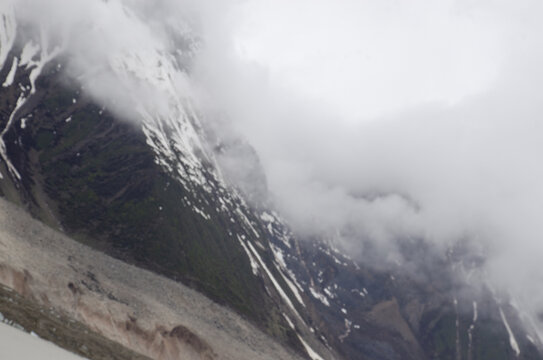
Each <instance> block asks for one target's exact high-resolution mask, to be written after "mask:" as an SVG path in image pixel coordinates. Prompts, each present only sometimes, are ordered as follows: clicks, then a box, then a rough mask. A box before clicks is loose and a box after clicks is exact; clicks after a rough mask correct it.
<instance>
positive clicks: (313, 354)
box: [298, 335, 324, 360]
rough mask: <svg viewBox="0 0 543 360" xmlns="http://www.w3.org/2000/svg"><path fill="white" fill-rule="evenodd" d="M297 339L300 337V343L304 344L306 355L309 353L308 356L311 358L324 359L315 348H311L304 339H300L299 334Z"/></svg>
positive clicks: (312, 359)
mask: <svg viewBox="0 0 543 360" xmlns="http://www.w3.org/2000/svg"><path fill="white" fill-rule="evenodd" d="M298 339H300V342H301V343H302V345H303V346H304V348H305V351H306V352H307V355H309V357H310V358H311V360H324V359H323V358H322V357H321V356H320V355H319V354H318V353H317V352H316V351H315V350H313V349H312V348H311V346H309V345H308V344H307V343H306V342H305V341H304V339H302V337H301V336H300V335H298Z"/></svg>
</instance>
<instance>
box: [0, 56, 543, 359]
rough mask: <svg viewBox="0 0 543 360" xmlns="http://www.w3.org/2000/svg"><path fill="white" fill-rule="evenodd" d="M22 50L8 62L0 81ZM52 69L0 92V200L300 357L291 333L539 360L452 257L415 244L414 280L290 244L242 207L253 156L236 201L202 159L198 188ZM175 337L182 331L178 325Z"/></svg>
mask: <svg viewBox="0 0 543 360" xmlns="http://www.w3.org/2000/svg"><path fill="white" fill-rule="evenodd" d="M21 51H22V48H21V47H17V46H15V47H14V48H13V50H12V51H11V52H10V55H9V56H8V58H7V60H6V62H5V64H4V66H3V67H2V68H1V70H0V79H2V81H3V79H5V78H6V77H7V76H8V72H9V71H10V69H11V65H12V63H13V61H15V57H16V56H19V54H20V53H21ZM63 69H64V66H63V62H62V59H61V58H56V59H54V60H52V61H50V62H49V63H47V64H46V66H45V67H44V68H43V70H42V72H41V74H40V76H39V77H38V80H37V82H36V84H35V88H36V91H35V92H34V93H31V85H32V84H31V82H30V76H29V75H30V73H31V71H32V70H33V68H32V67H26V68H25V67H18V68H17V71H16V73H15V76H14V80H13V83H12V84H11V85H10V86H6V87H1V88H0V128H2V129H6V130H5V133H4V135H3V140H4V143H5V146H6V156H7V159H4V161H2V162H1V164H0V172H1V173H2V176H3V179H2V180H1V181H0V193H1V194H2V195H3V196H4V197H6V198H8V199H10V200H12V201H14V202H17V203H20V204H22V205H23V206H25V207H26V208H27V209H28V211H29V212H31V213H32V214H33V215H34V216H35V217H37V218H39V219H41V220H42V221H43V222H45V223H47V224H49V225H50V226H52V227H55V228H58V229H62V230H63V231H64V232H66V233H68V234H70V235H71V236H73V237H75V238H76V239H78V240H79V241H81V242H84V243H86V244H88V245H90V246H92V247H95V248H97V249H100V250H102V251H104V252H106V253H108V254H111V255H113V256H115V257H117V258H120V259H122V260H125V261H127V262H130V263H133V264H136V265H138V266H141V267H144V268H147V269H150V270H153V271H155V272H157V273H160V274H163V275H166V276H168V277H170V278H172V279H175V280H178V281H182V282H183V283H185V284H188V285H190V286H191V287H194V288H196V289H198V290H199V291H201V292H203V293H205V294H206V295H207V296H209V297H210V298H212V299H213V300H215V301H217V302H219V303H222V304H226V305H228V306H229V307H231V308H233V309H235V310H236V311H237V312H238V313H240V314H242V315H243V316H245V317H247V318H248V319H250V320H251V321H252V322H253V323H256V324H258V325H259V327H260V328H262V329H263V330H265V331H266V332H267V333H269V334H271V335H273V336H275V337H276V338H278V339H279V340H281V341H282V342H283V343H284V344H288V345H289V346H291V347H293V348H294V349H296V350H298V351H299V352H300V353H305V350H304V349H305V348H304V345H303V344H302V343H301V341H300V337H301V338H303V339H305V341H306V342H308V343H309V344H310V346H311V347H312V348H314V349H315V350H317V352H319V353H321V354H322V356H323V357H325V358H329V357H332V356H334V357H339V358H346V359H517V358H522V359H539V358H541V356H540V354H539V351H538V346H539V343H538V342H537V340H535V341H534V343H532V342H531V341H529V340H528V338H527V337H526V336H525V335H526V332H525V330H524V329H523V327H522V325H521V322H520V320H519V319H518V316H517V312H516V311H515V310H514V309H513V308H512V307H511V306H510V305H501V304H500V303H498V302H497V300H496V298H495V296H493V294H491V293H490V292H489V291H487V290H485V289H483V290H480V289H477V291H474V292H473V293H474V294H477V295H476V296H475V295H473V296H471V295H465V296H463V295H462V294H461V293H460V292H459V290H458V288H461V287H462V286H463V285H462V284H458V283H457V278H456V276H455V274H454V272H453V271H452V270H449V269H450V264H451V260H450V259H448V258H446V257H441V256H440V255H439V254H435V253H432V252H431V251H429V250H428V249H425V248H424V246H422V245H420V244H417V243H414V244H410V245H408V246H406V248H405V253H406V255H407V256H406V257H407V258H409V256H412V257H413V258H414V259H416V258H424V259H425V260H426V261H428V264H418V265H417V266H418V268H417V269H419V270H418V271H421V272H422V273H421V276H420V277H417V278H414V277H413V276H411V275H410V274H412V272H404V271H403V270H402V268H401V267H400V266H398V267H396V268H393V270H391V271H381V270H375V268H373V267H368V266H364V264H363V263H360V262H358V261H355V260H353V259H350V258H348V257H346V256H345V255H343V254H342V253H341V251H338V250H335V249H334V248H333V246H331V245H330V244H327V243H326V242H324V241H323V240H322V239H307V241H298V240H297V239H296V237H295V236H294V235H293V234H291V232H290V231H289V229H288V227H287V226H286V225H285V223H284V221H282V220H281V219H280V217H279V216H277V215H275V214H273V213H272V212H271V211H270V210H267V209H260V208H254V207H251V206H250V205H248V203H250V202H249V201H246V199H245V197H246V196H249V197H250V198H251V200H253V201H255V197H257V199H256V201H258V200H262V199H261V198H258V196H261V195H260V194H261V193H262V192H263V191H265V179H263V178H262V174H260V173H259V172H258V171H256V172H253V171H251V168H252V167H254V166H257V165H258V159H257V158H255V157H252V156H250V158H249V159H247V161H248V162H251V163H253V165H251V164H249V166H248V167H249V168H248V169H243V172H244V173H245V174H241V175H240V176H244V177H245V178H247V179H249V180H250V182H251V184H253V186H250V185H251V184H248V186H247V187H245V188H244V189H241V190H242V191H245V193H242V192H241V191H238V190H236V189H234V188H233V187H231V186H229V185H228V184H227V183H226V182H225V181H222V180H221V179H220V178H218V177H217V176H216V173H215V172H214V165H213V162H212V161H208V160H209V159H207V158H206V156H204V155H202V154H196V156H197V157H199V158H201V159H203V160H202V161H201V169H200V171H201V174H203V175H202V178H201V179H203V180H201V181H196V180H194V179H193V177H183V176H181V175H179V174H178V173H176V171H175V166H176V164H174V163H172V161H173V160H171V158H170V159H164V158H163V157H161V156H160V152H157V151H156V150H154V149H153V147H152V146H150V145H149V142H150V141H151V142H152V140H153V135H149V134H148V133H146V132H145V127H144V126H142V125H141V124H140V123H139V122H137V121H129V120H132V119H119V118H118V117H117V116H116V115H115V114H114V113H112V112H110V111H108V110H107V109H104V108H103V107H101V106H100V105H98V104H97V103H95V102H94V101H93V100H92V99H91V98H88V97H87V96H86V94H85V93H84V92H83V91H82V89H81V87H80V86H79V85H78V84H77V83H73V82H70V81H68V80H66V76H64V74H63ZM21 96H22V97H24V99H25V102H24V104H23V105H22V106H21V107H19V108H17V103H18V99H20V98H21ZM10 119H11V122H10V123H8V122H9V121H10ZM8 125H9V126H8ZM197 130H198V134H199V135H200V136H201V137H202V139H204V138H205V137H206V133H205V131H204V130H201V129H198V128H197ZM165 133H168V130H166V131H165ZM229 146H231V147H233V148H234V150H235V149H236V148H237V147H239V146H248V145H246V144H243V145H240V144H239V143H232V144H230V145H229ZM215 150H216V151H218V152H220V151H221V147H218V148H217V149H215ZM242 153H243V154H246V152H242ZM234 154H236V152H235V151H234ZM184 156H186V154H185V153H183V152H182V151H179V152H177V153H175V152H174V155H173V157H172V158H174V159H178V160H179V161H181V160H182V158H183V157H184ZM217 157H219V158H220V157H221V155H220V154H218V155H217ZM206 159H207V160H206ZM6 160H9V162H10V163H11V164H12V165H13V167H14V168H15V169H16V171H17V174H15V173H13V171H10V170H9V168H8V162H7V161H6ZM186 170H187V172H186V173H187V174H190V171H189V170H190V169H188V168H187V169H186ZM19 176H20V178H19ZM253 182H254V183H253ZM257 183H258V184H257ZM247 193H248V194H247ZM244 194H245V195H244ZM409 254H411V255H409ZM435 269H441V271H440V272H439V273H436V272H435ZM457 290H458V291H457ZM456 294H458V295H456ZM453 298H454V299H455V300H453ZM474 302H477V304H478V305H474ZM475 306H477V309H478V310H475ZM477 311H478V314H477V315H475V314H476V313H477ZM287 314H288V315H287ZM503 316H506V317H507V319H509V325H510V326H511V328H512V329H513V332H514V333H515V334H516V341H517V343H518V345H517V346H518V347H519V348H520V355H518V356H517V354H516V351H515V349H514V348H513V345H512V344H511V340H510V336H509V334H508V331H507V329H506V327H505V326H504V321H503V319H502V317H503ZM289 322H293V324H292V326H291V325H290V324H289ZM172 336H189V337H190V334H187V333H186V332H185V331H184V330H183V329H182V328H176V329H174V330H173V331H172ZM196 345H197V346H200V347H202V348H203V349H204V348H205V344H196ZM204 350H205V349H204Z"/></svg>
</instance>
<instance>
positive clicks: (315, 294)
mask: <svg viewBox="0 0 543 360" xmlns="http://www.w3.org/2000/svg"><path fill="white" fill-rule="evenodd" d="M309 292H311V295H313V297H314V298H315V299H317V300H320V301H321V302H322V303H323V304H324V305H326V306H330V302H328V299H327V298H326V296H324V295H323V294H321V293H320V292H318V291H316V290H315V289H313V288H312V287H309Z"/></svg>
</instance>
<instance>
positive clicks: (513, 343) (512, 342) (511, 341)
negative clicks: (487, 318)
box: [500, 307, 520, 357]
mask: <svg viewBox="0 0 543 360" xmlns="http://www.w3.org/2000/svg"><path fill="white" fill-rule="evenodd" d="M500 316H501V318H502V321H503V325H505V329H507V333H508V334H509V345H511V349H513V351H514V352H515V354H516V355H517V357H518V356H519V355H520V348H519V346H518V343H517V339H515V335H514V334H513V331H512V330H511V327H510V326H509V323H508V322H507V318H506V317H505V314H504V313H503V310H502V308H501V307H500Z"/></svg>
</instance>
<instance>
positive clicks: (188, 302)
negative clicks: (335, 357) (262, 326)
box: [0, 199, 299, 360]
mask: <svg viewBox="0 0 543 360" xmlns="http://www.w3.org/2000/svg"><path fill="white" fill-rule="evenodd" d="M0 282H1V283H3V284H4V285H6V286H9V287H11V288H13V289H15V290H16V291H17V292H18V293H20V294H22V295H23V296H24V297H25V298H27V299H32V300H33V301H35V302H37V303H39V304H40V305H41V306H51V307H53V308H55V309H56V310H58V311H62V312H63V313H64V314H66V315H67V316H69V317H72V318H73V319H75V320H77V321H79V322H81V323H83V324H85V325H86V326H88V327H89V328H90V329H92V330H94V331H96V332H98V333H100V334H102V335H104V336H105V337H107V338H109V339H111V340H114V341H116V342H119V343H120V344H122V345H124V346H126V347H127V348H130V349H132V350H134V351H136V352H139V353H141V354H144V355H146V356H149V357H151V358H154V359H179V358H183V359H215V358H217V359H232V360H234V359H236V360H242V359H247V360H259V359H270V360H271V359H277V360H281V359H299V357H298V356H297V355H295V354H294V353H292V352H291V351H289V350H288V349H285V348H283V347H282V346H280V345H279V344H278V343H276V342H275V341H274V340H272V339H271V338H269V337H268V336H266V335H265V334H263V333H262V332H261V331H259V330H258V329H256V328H255V327H254V326H252V325H251V324H249V323H248V322H246V321H244V320H243V319H242V318H240V317H239V316H238V315H236V314H235V313H233V312H232V311H230V310H228V309H226V308H224V307H222V306H219V305H217V304H216V303H214V302H212V301H211V300H209V299H208V298H206V297H204V296H203V295H201V294H199V293H197V292H195V291H194V290H192V289H189V288H187V287H186V286H183V285H182V284H179V283H176V282H174V281H171V280H169V279H166V278H164V277H161V276H158V275H156V274H153V273H151V272H148V271H145V270H142V269H139V268H136V267H134V266H131V265H128V264H126V263H123V262H121V261H118V260H116V259H113V258H111V257H109V256H107V255H104V254H102V253H99V252H97V251H94V250H92V249H90V248H88V247H86V246H84V245H82V244H80V243H77V242H75V241H74V240H72V239H70V238H68V237H66V236H65V235H63V234H61V233H59V232H57V231H55V230H52V229H51V228H49V227H47V226H45V225H43V224H42V223H40V222H38V221H36V220H34V219H32V218H31V217H30V216H29V215H28V214H27V213H26V212H24V211H23V210H22V209H20V208H18V207H17V206H16V205H13V204H11V203H8V202H6V201H5V200H3V199H0Z"/></svg>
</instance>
